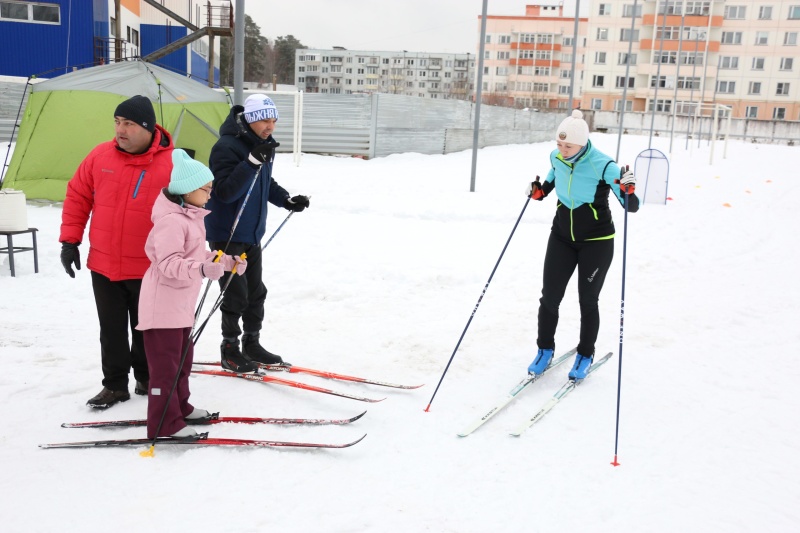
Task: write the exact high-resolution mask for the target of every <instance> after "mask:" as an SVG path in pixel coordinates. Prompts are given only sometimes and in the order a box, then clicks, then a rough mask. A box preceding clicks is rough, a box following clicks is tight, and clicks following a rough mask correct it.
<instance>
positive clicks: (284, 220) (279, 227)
mask: <svg viewBox="0 0 800 533" xmlns="http://www.w3.org/2000/svg"><path fill="white" fill-rule="evenodd" d="M292 215H294V211H289V215H287V217H286V218H284V219H283V222H281V225H280V226H278V229H276V230H275V233H273V234H272V236H271V237H270V238H269V239H267V242H265V243H264V246H262V247H261V249H262V250H263V249H265V248H266V247H267V245H268V244H269V243H271V242H272V239H274V238H275V235H277V234H278V232H279V231H280V230H281V228H282V227H283V225H284V224H286V223H287V222H288V221H289V219H290V218H292Z"/></svg>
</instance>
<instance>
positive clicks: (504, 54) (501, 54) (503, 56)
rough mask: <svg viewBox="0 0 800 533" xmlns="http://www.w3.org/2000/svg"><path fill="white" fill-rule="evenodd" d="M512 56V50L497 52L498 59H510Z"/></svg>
mask: <svg viewBox="0 0 800 533" xmlns="http://www.w3.org/2000/svg"><path fill="white" fill-rule="evenodd" d="M509 57H511V52H497V59H508V58H509Z"/></svg>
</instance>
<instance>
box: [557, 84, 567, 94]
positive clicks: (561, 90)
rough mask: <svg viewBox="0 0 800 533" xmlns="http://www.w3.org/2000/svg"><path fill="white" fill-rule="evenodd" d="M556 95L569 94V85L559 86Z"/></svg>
mask: <svg viewBox="0 0 800 533" xmlns="http://www.w3.org/2000/svg"><path fill="white" fill-rule="evenodd" d="M558 94H569V85H559V86H558Z"/></svg>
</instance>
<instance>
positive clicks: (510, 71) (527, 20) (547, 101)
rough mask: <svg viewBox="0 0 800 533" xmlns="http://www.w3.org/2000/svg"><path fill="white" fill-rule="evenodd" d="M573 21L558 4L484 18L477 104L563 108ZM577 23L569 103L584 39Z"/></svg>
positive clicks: (579, 71)
mask: <svg viewBox="0 0 800 533" xmlns="http://www.w3.org/2000/svg"><path fill="white" fill-rule="evenodd" d="M478 23H479V26H480V17H479V21H478ZM574 23H575V21H574V18H573V17H572V16H569V17H565V16H564V9H563V6H561V5H528V6H525V15H522V16H502V15H487V16H486V43H485V47H484V60H483V86H482V89H481V90H482V93H483V98H482V99H483V101H484V102H487V103H494V104H502V105H513V106H515V107H552V108H559V107H560V108H566V107H567V105H568V103H569V91H570V74H571V68H572V56H573V54H575V53H576V47H575V44H576V43H575V39H574V37H575V36H574ZM587 25H588V20H587V19H585V18H582V19H580V20H579V30H578V35H579V38H578V43H577V45H578V46H577V54H578V56H577V63H576V66H575V77H576V78H577V79H576V81H575V87H574V94H573V98H574V100H573V103H574V106H575V107H578V105H579V104H580V101H581V94H580V93H581V74H582V72H583V70H584V68H583V67H584V65H583V57H584V55H585V42H586V40H585V37H584V36H585V35H586V31H587Z"/></svg>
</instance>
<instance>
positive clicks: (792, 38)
mask: <svg viewBox="0 0 800 533" xmlns="http://www.w3.org/2000/svg"><path fill="white" fill-rule="evenodd" d="M783 45H784V46H797V32H796V31H787V32H786V33H785V34H784V35H783Z"/></svg>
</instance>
